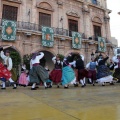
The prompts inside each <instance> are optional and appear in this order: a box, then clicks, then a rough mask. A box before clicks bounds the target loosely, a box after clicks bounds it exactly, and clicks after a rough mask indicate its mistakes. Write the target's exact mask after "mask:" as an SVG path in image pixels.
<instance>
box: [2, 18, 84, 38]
mask: <svg viewBox="0 0 120 120" xmlns="http://www.w3.org/2000/svg"><path fill="white" fill-rule="evenodd" d="M1 26H2V19H0V27H1ZM17 30H25V31H30V32H39V33H42V26H40V25H38V24H35V23H29V22H20V21H18V22H17ZM53 30H54V34H55V35H60V36H66V37H72V34H71V33H72V31H69V30H67V29H62V28H54V27H53ZM80 34H82V38H83V39H85V34H84V33H80Z"/></svg>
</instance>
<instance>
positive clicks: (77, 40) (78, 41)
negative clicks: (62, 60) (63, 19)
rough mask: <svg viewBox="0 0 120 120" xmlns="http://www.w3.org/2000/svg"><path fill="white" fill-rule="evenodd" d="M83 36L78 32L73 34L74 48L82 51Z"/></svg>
mask: <svg viewBox="0 0 120 120" xmlns="http://www.w3.org/2000/svg"><path fill="white" fill-rule="evenodd" d="M81 41H82V36H81V34H80V33H78V32H72V48H74V49H80V48H81Z"/></svg>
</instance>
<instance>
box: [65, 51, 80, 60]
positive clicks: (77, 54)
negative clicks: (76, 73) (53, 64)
mask: <svg viewBox="0 0 120 120" xmlns="http://www.w3.org/2000/svg"><path fill="white" fill-rule="evenodd" d="M70 53H72V57H71V60H70V62H72V61H74V60H75V59H77V58H78V57H80V54H79V53H78V52H70ZM70 53H69V54H70ZM67 56H68V55H67ZM67 56H66V57H67Z"/></svg>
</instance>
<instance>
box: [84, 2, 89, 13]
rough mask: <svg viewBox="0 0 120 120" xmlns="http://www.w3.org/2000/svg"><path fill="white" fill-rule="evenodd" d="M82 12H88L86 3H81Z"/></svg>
mask: <svg viewBox="0 0 120 120" xmlns="http://www.w3.org/2000/svg"><path fill="white" fill-rule="evenodd" d="M83 12H89V8H88V5H86V4H84V5H83Z"/></svg>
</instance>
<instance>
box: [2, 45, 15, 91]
mask: <svg viewBox="0 0 120 120" xmlns="http://www.w3.org/2000/svg"><path fill="white" fill-rule="evenodd" d="M8 47H10V46H8ZM8 47H4V48H2V49H6V48H8ZM0 56H1V58H2V59H3V60H4V65H5V66H6V68H7V69H8V70H9V71H11V70H12V67H13V63H12V59H11V57H10V51H6V53H5V54H4V52H3V50H2V51H1V52H0ZM9 81H10V83H12V84H13V86H14V87H13V89H16V88H17V86H16V84H15V82H14V81H13V80H12V78H10V79H9ZM1 89H6V85H5V81H4V82H3V83H2V88H1Z"/></svg>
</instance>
